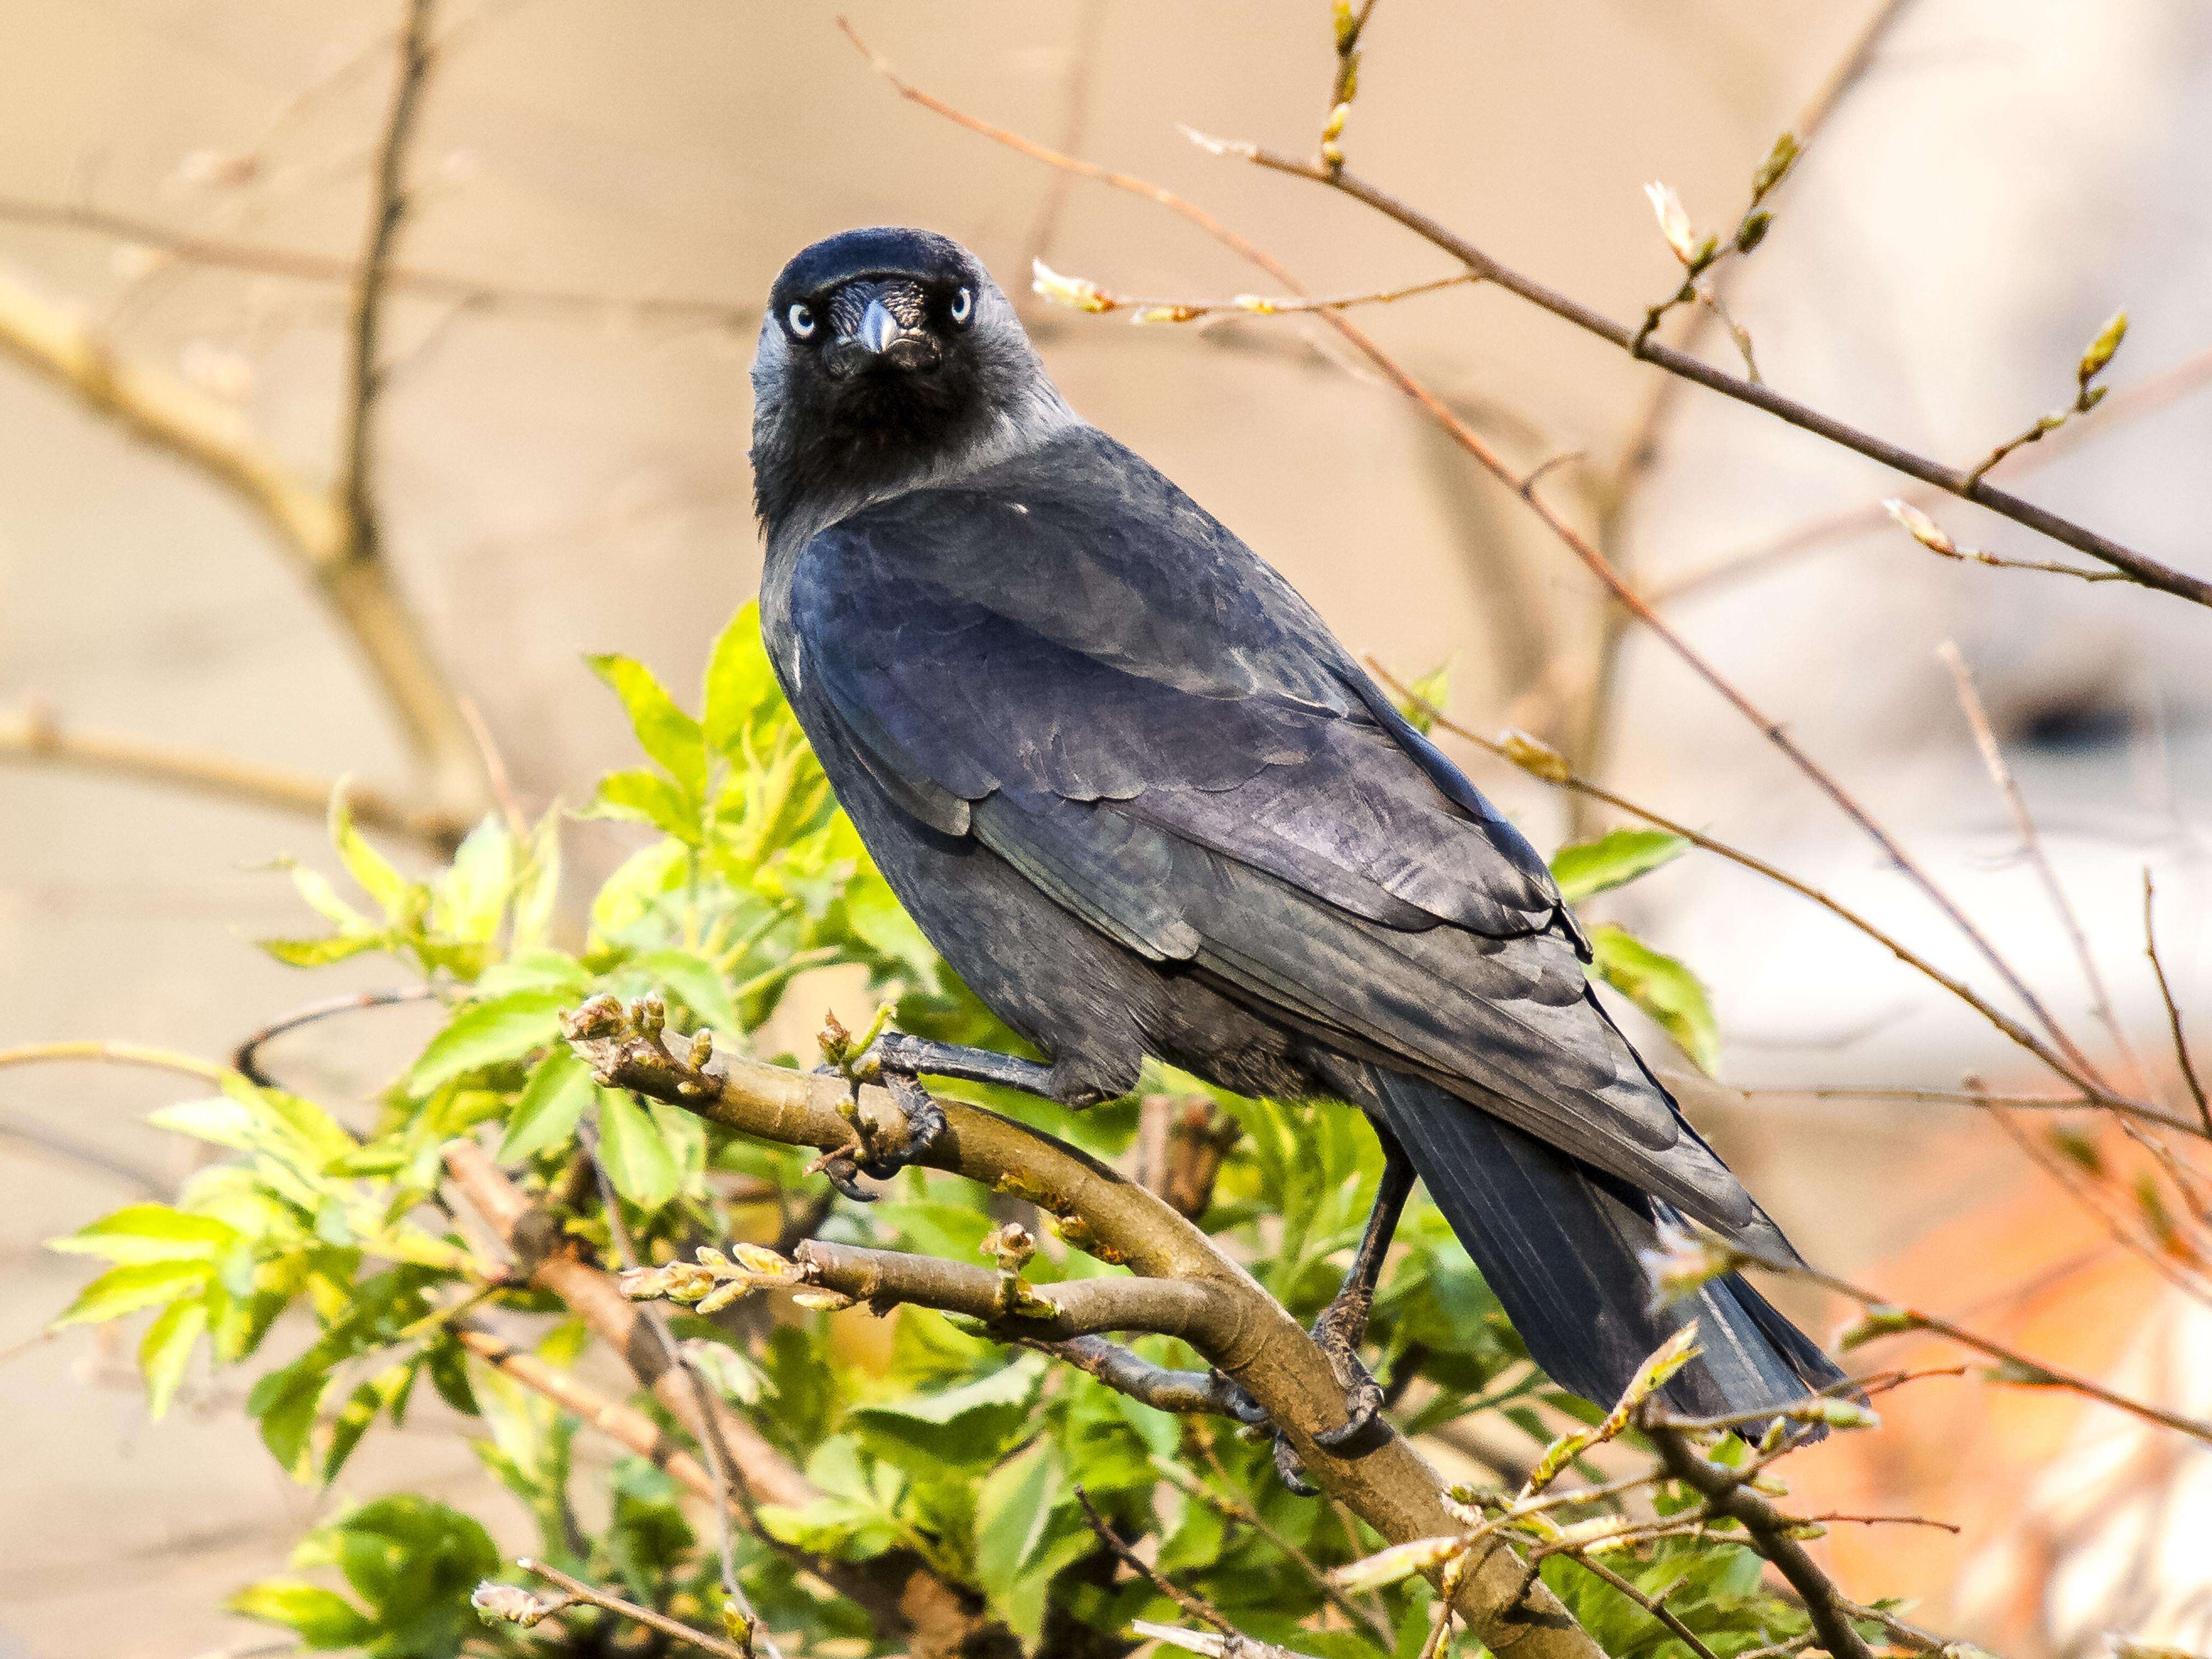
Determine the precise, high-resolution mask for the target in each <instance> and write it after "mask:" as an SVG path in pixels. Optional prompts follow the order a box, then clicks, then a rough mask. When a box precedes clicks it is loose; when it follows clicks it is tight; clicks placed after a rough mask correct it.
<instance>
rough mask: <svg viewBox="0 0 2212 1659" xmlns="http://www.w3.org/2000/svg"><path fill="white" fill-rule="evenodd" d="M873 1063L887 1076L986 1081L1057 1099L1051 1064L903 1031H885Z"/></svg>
mask: <svg viewBox="0 0 2212 1659" xmlns="http://www.w3.org/2000/svg"><path fill="white" fill-rule="evenodd" d="M875 1053H876V1063H877V1064H878V1066H881V1067H882V1068H883V1071H884V1074H885V1075H886V1076H887V1077H888V1076H891V1075H896V1074H903V1075H905V1076H907V1077H909V1078H911V1077H915V1076H916V1075H918V1074H920V1073H923V1072H927V1073H929V1074H930V1075H931V1076H932V1077H950V1078H957V1079H959V1080H960V1081H961V1082H963V1083H988V1084H993V1085H996V1086H998V1087H999V1088H1001V1089H1013V1090H1016V1091H1019V1092H1020V1093H1022V1094H1025V1095H1035V1096H1036V1097H1038V1098H1039V1099H1040V1100H1058V1099H1059V1098H1060V1097H1059V1096H1057V1095H1055V1094H1054V1092H1053V1089H1052V1067H1051V1066H1044V1065H1040V1064H1039V1063H1038V1062H1037V1061H1036V1060H1019V1059H1017V1058H1016V1057H1015V1056H1013V1055H1012V1054H1000V1053H999V1052H997V1051H996V1050H995V1049H991V1048H968V1047H966V1046H964V1045H963V1044H961V1043H957V1042H937V1041H936V1040H934V1039H933V1038H931V1037H918V1036H911V1035H909V1034H908V1033H907V1032H905V1031H885V1032H884V1034H883V1036H882V1037H880V1038H879V1039H878V1041H877V1043H876V1049H875Z"/></svg>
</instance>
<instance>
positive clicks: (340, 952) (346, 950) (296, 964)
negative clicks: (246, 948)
mask: <svg viewBox="0 0 2212 1659" xmlns="http://www.w3.org/2000/svg"><path fill="white" fill-rule="evenodd" d="M254 943H255V944H256V945H259V946H260V947H261V948H262V949H263V950H264V951H267V952H268V953H269V954H270V956H272V957H276V960H277V961H279V962H281V963H283V964H284V965H285V966H286V967H287V968H327V967H329V966H330V965H331V963H334V962H343V961H344V960H345V959H346V958H347V957H357V956H359V955H361V954H362V952H363V951H374V950H375V949H376V948H377V947H378V946H379V945H382V944H383V943H384V935H383V934H381V933H332V934H331V935H329V936H328V937H327V938H324V939H256V940H254Z"/></svg>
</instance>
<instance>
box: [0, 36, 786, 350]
mask: <svg viewBox="0 0 2212 1659" xmlns="http://www.w3.org/2000/svg"><path fill="white" fill-rule="evenodd" d="M448 46H450V41H448V42H446V43H442V44H441V47H440V48H439V49H440V50H445V49H447V47H448ZM0 223H6V224H17V225H30V226H34V227H39V228H52V229H58V230H68V231H75V232H78V233H81V234H88V235H94V236H105V237H108V238H111V239H112V240H115V241H118V242H124V243H128V244H130V245H131V246H137V247H143V248H151V249H153V250H154V251H155V252H158V253H161V254H162V255H165V256H166V257H167V258H172V259H174V260H177V261H178V262H179V264H191V265H202V266H206V267H209V268H210V269H214V270H237V271H245V272H248V273H251V274H252V275H255V276H279V277H284V278H288V279H289V280H291V281H295V282H302V283H334V284H343V286H345V287H346V288H348V289H351V288H352V287H354V286H355V284H356V283H358V281H359V280H360V275H361V262H360V261H359V260H358V259H353V258H333V257H332V256H331V255H329V254H324V253H313V252H306V251H303V250H301V249H297V248H286V247H271V246H266V245H264V244H261V243H257V242H237V241H229V240H222V239H220V238H216V237H209V236H198V235H195V234H192V233H191V232H189V231H182V230H175V229H172V228H170V227H168V226H167V225H162V224H156V223H155V222H153V221H152V220H149V219H139V218H134V217H132V216H130V215H127V214H122V213H112V212H109V211H108V210H106V209H102V208H95V207H87V206H82V205H78V204H73V203H63V202H33V201H26V200H22V199H21V198H18V197H0ZM384 281H385V286H386V289H389V290H391V291H392V292H396V293H406V294H410V295H418V296H420V297H422V298H424V299H429V300H443V301H448V302H450V303H451V304H453V305H455V306H457V307H464V308H465V309H468V310H471V311H477V310H484V309H488V308H490V307H514V308H516V309H528V310H533V311H545V312H553V313H583V314H585V315H586V316H590V315H594V314H598V315H605V314H607V313H615V314H619V315H627V316H631V317H636V318H640V319H647V320H653V321H661V322H671V323H677V324H690V325H703V326H710V327H717V328H726V329H728V330H730V331H732V333H744V332H748V331H750V330H752V329H754V328H757V326H759V324H760V307H758V306H755V305H738V304H734V303H731V302H728V301H721V300H704V299H686V298H684V297H681V296H679V295H652V294H599V293H592V292H590V291H588V290H586V289H563V288H545V287H538V286H534V285H532V284H528V283H494V282H487V281H484V280H482V279H480V278H477V277H474V276H460V275H459V274H457V273H455V272H452V271H443V270H422V269H419V268H416V267H412V266H408V265H403V264H398V262H397V261H396V260H395V261H393V262H392V263H391V264H387V265H386V268H385V274H384Z"/></svg>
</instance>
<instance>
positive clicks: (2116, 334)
mask: <svg viewBox="0 0 2212 1659" xmlns="http://www.w3.org/2000/svg"><path fill="white" fill-rule="evenodd" d="M2127 337H2128V313H2127V310H2126V307H2122V308H2121V309H2119V310H2118V311H2116V312H2114V313H2112V316H2111V317H2110V318H2108V319H2106V323H2105V325H2104V327H2102V328H2100V329H2099V330H2098V331H2097V337H2096V338H2095V339H2093V340H2092V341H2090V342H2089V349H2087V351H2085V352H2083V353H2082V354H2081V362H2080V363H2079V364H2078V365H2077V366H2076V367H2075V370H2074V378H2075V380H2076V381H2077V382H2079V383H2080V385H2081V390H2082V392H2083V393H2084V394H2085V395H2086V394H2087V392H2088V390H2089V382H2090V381H2092V380H2095V379H2096V378H2097V376H2098V375H2100V374H2103V373H2104V372H2105V365H2106V364H2107V363H2109V362H2112V355H2113V354H2114V353H2115V352H2117V351H2118V350H2119V349H2120V342H2121V341H2123V340H2124V339H2126V338H2127Z"/></svg>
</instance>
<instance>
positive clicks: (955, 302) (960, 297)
mask: <svg viewBox="0 0 2212 1659" xmlns="http://www.w3.org/2000/svg"><path fill="white" fill-rule="evenodd" d="M974 315H975V292H974V290H972V289H964V288H963V289H961V290H960V292H959V293H957V294H956V295H953V296H952V320H953V321H954V322H956V323H964V322H966V321H967V320H968V319H969V318H970V317H972V316H974Z"/></svg>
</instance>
